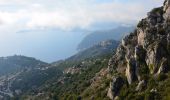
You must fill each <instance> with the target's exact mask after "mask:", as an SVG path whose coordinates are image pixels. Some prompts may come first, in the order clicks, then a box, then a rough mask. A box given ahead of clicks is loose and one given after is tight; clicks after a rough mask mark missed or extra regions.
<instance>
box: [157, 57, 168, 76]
mask: <svg viewBox="0 0 170 100" xmlns="http://www.w3.org/2000/svg"><path fill="white" fill-rule="evenodd" d="M167 70H168V61H167V59H166V58H163V59H162V60H161V65H160V68H159V70H158V72H157V74H160V73H165V72H167Z"/></svg>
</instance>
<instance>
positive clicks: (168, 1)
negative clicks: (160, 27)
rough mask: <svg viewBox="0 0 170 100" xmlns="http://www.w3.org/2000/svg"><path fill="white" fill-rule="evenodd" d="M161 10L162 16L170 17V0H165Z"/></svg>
mask: <svg viewBox="0 0 170 100" xmlns="http://www.w3.org/2000/svg"><path fill="white" fill-rule="evenodd" d="M163 10H164V12H165V14H164V18H165V19H167V20H169V17H170V0H165V2H164V8H163Z"/></svg>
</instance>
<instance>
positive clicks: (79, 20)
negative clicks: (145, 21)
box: [0, 0, 163, 61]
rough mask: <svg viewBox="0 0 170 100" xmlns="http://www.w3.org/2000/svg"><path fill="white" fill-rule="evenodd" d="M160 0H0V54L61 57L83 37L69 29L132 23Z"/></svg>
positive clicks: (44, 57) (48, 58)
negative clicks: (104, 24)
mask: <svg viewBox="0 0 170 100" xmlns="http://www.w3.org/2000/svg"><path fill="white" fill-rule="evenodd" d="M162 2H163V0H0V56H7V55H13V54H22V55H27V56H32V57H36V58H38V59H41V60H44V61H55V60H58V59H61V58H65V57H68V56H70V55H71V54H73V53H75V48H76V45H77V44H78V42H80V41H81V39H82V37H83V35H82V34H81V33H79V32H76V33H74V32H70V31H72V30H73V29H83V30H88V29H89V28H91V27H92V26H93V25H96V24H98V23H101V24H102V23H121V24H134V23H136V22H137V21H138V20H139V19H141V18H143V17H145V15H146V13H147V12H148V11H150V9H152V8H154V7H157V6H160V5H162ZM99 26H100V25H99ZM78 37H79V38H78ZM70 48H71V49H70Z"/></svg>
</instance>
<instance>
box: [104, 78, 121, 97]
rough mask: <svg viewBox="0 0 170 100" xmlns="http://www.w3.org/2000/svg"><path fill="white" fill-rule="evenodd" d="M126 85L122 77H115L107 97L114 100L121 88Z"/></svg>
mask: <svg viewBox="0 0 170 100" xmlns="http://www.w3.org/2000/svg"><path fill="white" fill-rule="evenodd" d="M123 84H124V80H123V79H122V78H121V77H119V76H118V77H113V81H112V82H111V83H110V87H109V90H108V93H107V96H108V97H109V98H110V99H111V100H113V99H114V98H115V97H116V96H117V95H118V93H119V91H120V89H121V87H122V86H123Z"/></svg>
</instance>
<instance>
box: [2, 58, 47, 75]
mask: <svg viewBox="0 0 170 100" xmlns="http://www.w3.org/2000/svg"><path fill="white" fill-rule="evenodd" d="M47 65H48V64H47V63H45V62H42V61H40V60H36V59H35V58H31V57H26V56H18V55H14V56H8V57H0V76H1V75H6V74H10V73H12V72H17V71H20V70H23V69H30V68H41V67H45V66H47Z"/></svg>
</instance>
